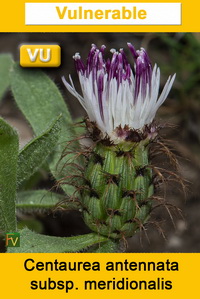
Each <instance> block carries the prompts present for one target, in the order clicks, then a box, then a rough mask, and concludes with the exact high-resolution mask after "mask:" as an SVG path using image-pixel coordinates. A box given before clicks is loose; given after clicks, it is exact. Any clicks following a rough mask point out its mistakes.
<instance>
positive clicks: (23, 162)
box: [17, 116, 61, 184]
mask: <svg viewBox="0 0 200 299" xmlns="http://www.w3.org/2000/svg"><path fill="white" fill-rule="evenodd" d="M60 117H61V116H59V117H57V118H56V120H54V121H53V123H52V124H51V125H50V127H49V128H48V129H47V130H46V131H45V132H44V133H43V134H41V135H40V136H38V137H36V138H34V139H33V140H31V142H30V143H28V144H27V145H26V146H25V147H24V148H23V149H22V150H21V151H20V153H19V162H18V175H17V181H18V184H21V183H22V182H23V181H24V180H27V179H28V178H30V176H31V175H33V174H34V173H35V172H36V171H37V170H38V169H39V168H40V167H41V166H42V164H43V163H44V162H45V161H46V159H47V157H48V156H49V155H50V153H51V152H52V151H53V150H54V148H55V146H56V144H57V142H58V139H59V133H60Z"/></svg>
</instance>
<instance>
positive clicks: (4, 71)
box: [0, 54, 13, 100]
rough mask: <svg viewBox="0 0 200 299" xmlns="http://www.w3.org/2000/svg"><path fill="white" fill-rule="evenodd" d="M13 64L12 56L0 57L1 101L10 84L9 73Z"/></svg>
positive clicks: (2, 55)
mask: <svg viewBox="0 0 200 299" xmlns="http://www.w3.org/2000/svg"><path fill="white" fill-rule="evenodd" d="M12 63H13V61H12V56H11V55H10V54H1V55H0V100H1V98H2V96H3V95H4V93H5V91H6V89H7V88H8V86H9V84H10V79H9V72H10V68H11V65H12Z"/></svg>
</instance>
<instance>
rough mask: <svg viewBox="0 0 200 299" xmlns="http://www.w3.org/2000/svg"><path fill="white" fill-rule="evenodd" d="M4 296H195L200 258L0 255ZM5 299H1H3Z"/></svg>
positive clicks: (171, 255)
mask: <svg viewBox="0 0 200 299" xmlns="http://www.w3.org/2000/svg"><path fill="white" fill-rule="evenodd" d="M0 263H1V294H2V295H3V294H4V295H5V296H6V297H7V298H22V299H23V298H36V297H37V298H56V296H58V298H66V297H67V298H82V297H83V296H84V298H88V299H89V298H101V296H111V297H110V298H121V296H124V297H126V298H137V299H140V298H149V299H151V298H153V299H156V298H159V299H160V298H162V299H165V298H170V299H177V298H182V299H186V298H191V297H193V296H195V297H194V298H197V296H198V294H199V273H198V272H199V267H200V254H199V253H196V254H189V253H176V254H175V253H151V254H145V253H126V254H125V253H124V254H117V253H116V254H94V253H93V254H86V253H79V254H29V253H25V254H1V255H0ZM2 298H3V296H2Z"/></svg>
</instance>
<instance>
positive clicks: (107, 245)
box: [95, 239, 119, 253]
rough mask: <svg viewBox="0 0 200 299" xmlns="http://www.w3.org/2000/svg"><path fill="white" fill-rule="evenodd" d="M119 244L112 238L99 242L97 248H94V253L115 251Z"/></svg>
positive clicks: (117, 249)
mask: <svg viewBox="0 0 200 299" xmlns="http://www.w3.org/2000/svg"><path fill="white" fill-rule="evenodd" d="M118 246H119V244H118V243H117V242H115V241H113V240H110V239H109V240H107V241H106V242H103V243H101V244H99V246H98V248H97V249H96V250H95V252H96V253H113V252H114V253H116V252H118V251H119V248H118Z"/></svg>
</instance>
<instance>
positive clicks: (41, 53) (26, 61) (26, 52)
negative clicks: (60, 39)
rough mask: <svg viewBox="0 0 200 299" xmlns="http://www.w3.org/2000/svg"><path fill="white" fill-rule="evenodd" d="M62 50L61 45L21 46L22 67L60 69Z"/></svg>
mask: <svg viewBox="0 0 200 299" xmlns="http://www.w3.org/2000/svg"><path fill="white" fill-rule="evenodd" d="M60 64H61V48H60V46H59V45H21V47H20V65H21V66H22V67H59V66H60Z"/></svg>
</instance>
